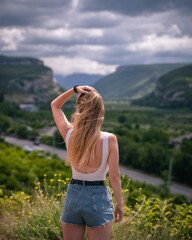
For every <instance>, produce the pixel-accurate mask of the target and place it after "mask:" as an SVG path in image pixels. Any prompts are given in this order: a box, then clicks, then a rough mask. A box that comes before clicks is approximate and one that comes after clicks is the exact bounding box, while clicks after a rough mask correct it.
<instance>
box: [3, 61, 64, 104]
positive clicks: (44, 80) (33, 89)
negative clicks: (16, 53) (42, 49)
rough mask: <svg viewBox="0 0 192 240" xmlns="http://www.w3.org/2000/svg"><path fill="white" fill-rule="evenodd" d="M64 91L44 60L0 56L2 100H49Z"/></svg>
mask: <svg viewBox="0 0 192 240" xmlns="http://www.w3.org/2000/svg"><path fill="white" fill-rule="evenodd" d="M61 91H62V89H61V87H60V86H59V85H58V84H57V83H56V82H55V81H54V79H53V72H52V70H51V69H50V68H49V67H46V66H44V64H43V61H41V60H39V59H35V58H29V57H6V56H0V100H1V101H11V102H14V103H17V104H22V103H25V104H27V103H32V104H41V103H46V102H49V101H50V100H51V99H53V97H55V96H56V95H58V94H59V93H60V92H61Z"/></svg>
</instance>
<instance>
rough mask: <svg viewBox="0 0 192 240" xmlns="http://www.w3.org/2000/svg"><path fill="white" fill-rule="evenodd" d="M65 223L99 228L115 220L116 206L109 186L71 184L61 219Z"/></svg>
mask: <svg viewBox="0 0 192 240" xmlns="http://www.w3.org/2000/svg"><path fill="white" fill-rule="evenodd" d="M61 219H62V221H63V223H69V224H86V225H87V226H89V227H98V226H102V225H104V224H106V223H109V222H111V221H112V220H113V219H114V206H113V202H112V196H111V192H110V189H109V188H108V187H107V186H83V185H78V184H69V186H68V189H67V194H66V198H65V201H64V207H63V212H62V217H61Z"/></svg>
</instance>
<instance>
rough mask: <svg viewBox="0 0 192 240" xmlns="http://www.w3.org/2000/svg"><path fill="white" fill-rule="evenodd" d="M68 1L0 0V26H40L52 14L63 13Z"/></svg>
mask: <svg viewBox="0 0 192 240" xmlns="http://www.w3.org/2000/svg"><path fill="white" fill-rule="evenodd" d="M70 3H71V2H70V0H54V1H46V0H41V1H38V0H33V1H28V0H12V1H9V0H8V1H7V0H1V2H0V12H1V14H0V26H4V27H9V26H11V27H15V26H32V25H33V26H34V25H37V26H38V25H39V26H40V25H41V24H46V21H49V20H50V19H51V18H52V17H53V16H57V14H58V15H59V14H64V13H65V12H66V11H67V8H68V6H69V5H70Z"/></svg>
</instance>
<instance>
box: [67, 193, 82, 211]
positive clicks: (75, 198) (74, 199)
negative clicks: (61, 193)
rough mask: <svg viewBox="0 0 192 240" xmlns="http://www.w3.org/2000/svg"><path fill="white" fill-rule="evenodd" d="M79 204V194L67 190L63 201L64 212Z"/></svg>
mask: <svg viewBox="0 0 192 240" xmlns="http://www.w3.org/2000/svg"><path fill="white" fill-rule="evenodd" d="M79 202H80V199H79V192H77V191H74V190H72V189H69V190H68V191H67V194H66V198H65V201H64V210H73V209H74V206H78V204H79Z"/></svg>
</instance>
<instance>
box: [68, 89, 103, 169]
mask: <svg viewBox="0 0 192 240" xmlns="http://www.w3.org/2000/svg"><path fill="white" fill-rule="evenodd" d="M76 104H77V107H76V111H75V113H74V114H73V115H72V124H73V128H74V132H73V134H72V142H71V144H70V147H69V154H68V158H67V163H68V164H72V165H74V166H77V165H78V166H85V165H86V164H87V163H90V161H91V160H92V159H93V158H94V153H95V146H96V143H97V141H98V139H99V136H100V130H101V125H102V123H103V119H104V113H105V108H104V103H103V99H102V97H101V95H100V94H99V93H97V92H88V93H86V94H80V95H79V96H78V97H77V100H76Z"/></svg>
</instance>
